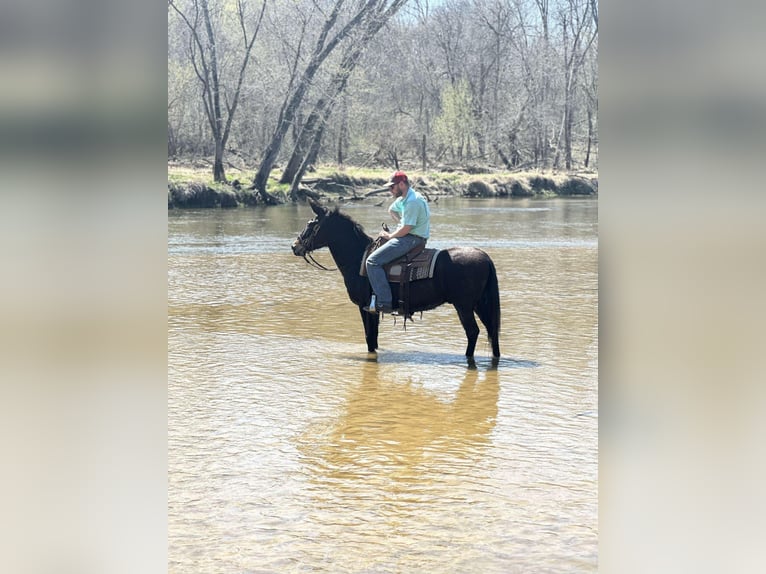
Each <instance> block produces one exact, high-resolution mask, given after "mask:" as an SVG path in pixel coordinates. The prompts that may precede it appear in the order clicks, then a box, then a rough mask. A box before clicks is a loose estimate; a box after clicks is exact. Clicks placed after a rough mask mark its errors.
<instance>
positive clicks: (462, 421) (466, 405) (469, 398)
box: [303, 360, 499, 491]
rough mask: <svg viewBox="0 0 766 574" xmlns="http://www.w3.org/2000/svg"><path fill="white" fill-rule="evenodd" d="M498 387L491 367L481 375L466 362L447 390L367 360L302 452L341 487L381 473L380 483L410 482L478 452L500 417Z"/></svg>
mask: <svg viewBox="0 0 766 574" xmlns="http://www.w3.org/2000/svg"><path fill="white" fill-rule="evenodd" d="M498 393H499V385H498V381H497V372H496V371H487V372H484V373H482V374H481V377H480V374H479V371H478V369H466V371H465V376H464V377H463V380H462V381H461V382H460V385H459V387H458V388H457V390H456V391H455V392H454V394H453V395H452V396H449V395H443V394H439V393H436V392H433V391H430V390H426V389H424V388H423V387H422V386H420V385H418V384H416V383H415V382H414V381H413V380H412V379H411V378H410V379H409V380H405V381H392V380H389V379H387V378H386V377H385V376H380V374H379V372H378V364H377V361H375V360H371V361H369V362H366V363H365V364H364V369H363V371H362V376H361V383H360V384H359V385H356V386H354V387H352V388H351V390H350V393H349V397H348V399H347V401H346V404H345V408H344V412H343V414H342V415H341V417H340V418H339V419H338V421H337V422H336V423H335V424H334V426H333V428H332V430H331V432H330V433H329V434H328V436H327V437H326V442H324V443H323V444H320V445H315V444H314V445H312V446H310V447H309V448H308V449H306V450H304V451H303V454H304V456H305V457H306V462H307V464H308V465H309V466H310V467H313V468H314V469H315V470H316V471H317V476H318V477H325V478H326V479H329V483H330V484H333V485H334V486H335V487H336V488H339V489H343V488H349V489H351V490H352V491H353V490H355V488H356V487H355V486H354V485H353V484H351V483H349V484H345V485H344V481H346V480H349V481H353V480H354V479H360V478H365V479H369V478H374V480H380V481H382V482H381V484H380V486H381V487H382V488H383V489H386V488H388V487H389V486H393V485H398V486H400V487H401V488H411V487H413V488H414V487H415V486H416V485H417V484H418V483H419V482H422V481H427V480H433V476H434V475H435V474H439V473H440V471H439V470H437V469H436V467H438V465H439V462H440V461H442V460H445V459H449V460H450V461H451V462H452V463H454V461H455V459H464V460H472V459H477V458H478V457H479V456H480V451H481V448H482V447H483V446H486V444H487V442H488V436H489V433H490V432H491V430H492V428H493V426H494V424H495V420H496V418H497V398H498ZM311 438H312V441H313V440H314V439H315V438H316V437H311ZM304 446H305V445H304ZM447 466H450V465H447ZM389 481H393V482H389Z"/></svg>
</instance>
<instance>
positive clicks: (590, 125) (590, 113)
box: [585, 107, 593, 167]
mask: <svg viewBox="0 0 766 574" xmlns="http://www.w3.org/2000/svg"><path fill="white" fill-rule="evenodd" d="M592 142H593V111H591V109H590V107H588V148H587V150H586V152H585V167H588V166H589V165H590V147H591V143H592Z"/></svg>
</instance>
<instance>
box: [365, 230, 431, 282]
mask: <svg viewBox="0 0 766 574" xmlns="http://www.w3.org/2000/svg"><path fill="white" fill-rule="evenodd" d="M387 241H388V239H384V238H383V237H378V238H377V239H375V241H373V242H372V243H371V244H370V246H369V247H368V248H367V250H366V251H365V252H364V256H363V257H362V264H361V266H360V268H359V275H361V276H362V277H367V265H366V263H367V258H368V257H369V256H370V253H372V252H373V251H375V250H376V249H377V248H378V247H380V246H381V245H383V244H384V243H386V242H387ZM438 254H439V250H438V249H433V248H430V247H429V248H428V249H426V244H425V243H421V244H420V245H416V246H415V247H413V248H412V249H410V250H409V251H408V252H407V253H405V254H404V255H402V256H401V257H399V258H398V259H394V260H393V261H391V262H390V263H387V264H386V265H384V266H383V269H385V270H386V277H387V278H388V281H389V283H407V282H409V281H417V280H418V279H431V278H433V276H434V267H435V266H436V256H437V255H438Z"/></svg>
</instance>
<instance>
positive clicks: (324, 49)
mask: <svg viewBox="0 0 766 574" xmlns="http://www.w3.org/2000/svg"><path fill="white" fill-rule="evenodd" d="M377 2H378V0H367V2H365V3H364V5H363V6H362V8H361V9H360V10H359V12H357V14H356V15H354V17H353V18H352V19H351V20H350V21H349V22H348V23H347V24H346V25H345V26H344V27H343V28H342V29H341V30H340V31H338V33H337V34H336V35H335V36H334V37H332V38H331V39H330V40H329V41H327V36H328V35H329V33H330V30H331V29H332V28H333V27H334V26H335V22H336V21H337V19H338V16H339V15H340V12H341V9H342V8H343V5H344V4H345V0H337V1H336V2H335V6H333V10H332V12H331V13H330V15H329V16H328V17H327V20H326V21H325V24H324V27H323V29H322V32H321V33H320V35H319V39H318V40H317V43H316V46H315V48H314V53H313V55H312V56H311V60H310V61H309V63H308V66H306V70H305V71H304V72H303V76H302V77H301V79H300V81H299V82H298V84H297V86H296V87H295V91H294V92H293V93H292V95H291V96H288V100H287V105H285V107H284V114H283V115H282V118H281V119H280V122H279V124H278V125H277V128H276V130H275V131H274V135H273V136H272V138H271V142H270V143H269V145H268V147H267V148H266V151H265V152H264V154H263V159H262V160H261V164H260V166H259V167H258V172H257V173H256V174H255V178H254V179H253V186H252V187H253V188H254V189H256V190H258V191H259V192H260V193H265V192H266V182H267V180H268V178H269V174H270V173H271V169H272V168H273V167H274V163H275V162H276V160H277V157H278V156H279V151H280V149H281V148H282V141H283V140H284V137H285V133H287V130H288V129H289V128H290V126H291V125H292V123H293V120H294V119H295V114H296V111H297V110H298V107H299V106H300V104H301V102H302V101H303V98H304V96H305V95H306V93H307V91H308V89H309V87H310V85H311V82H312V80H313V79H314V76H315V75H316V73H317V72H318V71H319V68H320V67H321V66H322V63H323V62H324V61H325V60H326V59H327V57H328V56H329V55H330V54H331V53H332V51H333V50H334V49H335V48H336V47H337V45H338V44H339V43H340V42H341V41H342V40H344V39H345V38H346V37H347V36H348V35H349V34H351V32H353V31H354V30H355V29H356V28H357V27H358V26H359V24H360V23H361V22H362V21H363V19H364V18H365V17H366V15H367V14H368V13H369V12H370V11H371V10H373V9H374V8H375V7H376V4H377Z"/></svg>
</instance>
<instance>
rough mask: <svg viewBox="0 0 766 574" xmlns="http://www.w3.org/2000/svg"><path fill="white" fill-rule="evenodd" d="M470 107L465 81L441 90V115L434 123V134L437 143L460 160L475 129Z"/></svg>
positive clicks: (469, 91)
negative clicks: (451, 151) (449, 150)
mask: <svg viewBox="0 0 766 574" xmlns="http://www.w3.org/2000/svg"><path fill="white" fill-rule="evenodd" d="M472 106H473V99H472V96H471V89H470V87H469V85H468V82H467V81H465V80H460V81H459V82H457V83H456V84H454V85H447V86H446V87H445V88H444V89H443V90H442V94H441V113H440V114H439V116H438V117H437V118H436V121H435V122H434V134H435V136H436V140H437V142H438V143H439V144H441V145H444V146H447V147H448V148H450V149H451V150H453V153H454V154H455V157H457V158H458V159H462V155H463V153H462V151H463V149H464V148H465V147H466V146H467V145H468V144H469V143H470V141H471V138H472V136H473V133H474V132H475V129H476V125H475V120H474V118H473V113H472V111H471V109H472Z"/></svg>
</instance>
